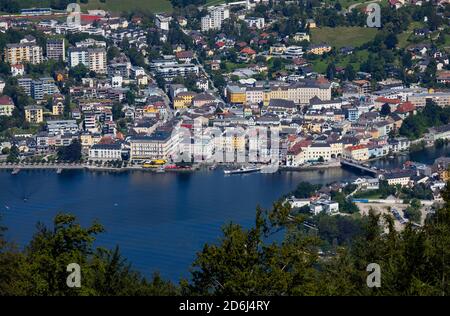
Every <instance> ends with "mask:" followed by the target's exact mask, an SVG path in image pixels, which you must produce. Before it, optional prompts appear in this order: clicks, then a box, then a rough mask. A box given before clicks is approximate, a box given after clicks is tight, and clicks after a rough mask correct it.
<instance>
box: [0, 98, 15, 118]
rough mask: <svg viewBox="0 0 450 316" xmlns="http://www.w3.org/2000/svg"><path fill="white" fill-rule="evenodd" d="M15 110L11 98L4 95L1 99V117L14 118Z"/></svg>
mask: <svg viewBox="0 0 450 316" xmlns="http://www.w3.org/2000/svg"><path fill="white" fill-rule="evenodd" d="M14 109H15V106H14V101H13V100H12V99H11V97H9V96H7V95H3V96H1V97H0V116H12V115H13V111H14Z"/></svg>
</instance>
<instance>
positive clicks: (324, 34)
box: [311, 26, 377, 48]
mask: <svg viewBox="0 0 450 316" xmlns="http://www.w3.org/2000/svg"><path fill="white" fill-rule="evenodd" d="M376 33H377V30H376V29H375V28H369V27H344V26H343V27H336V28H331V27H321V28H315V29H312V30H311V41H312V43H313V44H319V43H323V42H324V43H327V44H329V45H331V46H333V47H336V48H341V47H344V46H353V47H358V46H361V45H362V44H364V43H367V42H369V41H370V40H372V39H373V38H374V37H375V35H376Z"/></svg>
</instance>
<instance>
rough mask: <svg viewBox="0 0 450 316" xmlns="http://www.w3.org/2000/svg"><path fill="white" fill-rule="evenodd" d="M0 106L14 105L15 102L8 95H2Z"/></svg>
mask: <svg viewBox="0 0 450 316" xmlns="http://www.w3.org/2000/svg"><path fill="white" fill-rule="evenodd" d="M0 105H14V102H13V100H12V99H11V97H9V96H7V95H2V96H1V97H0Z"/></svg>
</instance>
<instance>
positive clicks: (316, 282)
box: [0, 189, 450, 296]
mask: <svg viewBox="0 0 450 316" xmlns="http://www.w3.org/2000/svg"><path fill="white" fill-rule="evenodd" d="M444 199H445V201H446V203H445V206H444V207H442V208H441V209H439V210H437V211H436V212H435V213H434V214H432V215H431V216H429V217H428V218H427V220H426V221H425V224H424V226H423V227H419V228H417V227H414V226H413V225H410V224H408V225H407V226H406V228H405V230H403V231H402V232H397V231H395V230H394V224H393V219H392V218H391V217H390V216H383V217H380V216H379V215H375V214H373V213H372V214H370V215H369V217H368V218H367V219H366V220H365V221H364V225H363V229H362V231H361V232H360V233H359V234H358V235H357V237H355V238H354V240H352V242H351V243H346V244H345V246H339V245H335V246H334V247H332V249H331V250H327V251H326V252H323V251H321V250H322V247H321V246H322V245H323V244H324V241H323V240H321V239H320V238H319V237H318V236H316V235H314V234H310V233H308V232H307V231H305V230H304V229H301V226H302V222H303V221H304V219H305V217H304V216H305V215H304V214H301V213H298V214H293V213H292V211H291V209H290V208H289V207H288V206H287V205H283V204H282V203H281V202H277V203H275V204H274V206H273V207H272V209H271V210H269V211H265V210H262V209H260V208H257V211H256V220H255V224H254V226H253V227H252V228H251V229H244V228H242V227H241V226H239V225H237V224H233V223H229V224H227V225H225V226H224V229H223V236H222V237H221V239H220V240H219V241H218V242H217V243H216V244H206V245H205V246H204V248H203V249H202V250H201V251H200V252H199V253H198V254H197V257H196V259H195V261H194V262H193V265H192V268H191V271H190V278H189V279H188V280H182V281H180V282H179V283H178V284H174V283H172V282H169V281H166V280H163V279H162V278H161V277H160V276H159V275H158V274H154V275H153V277H151V278H145V277H143V276H142V275H141V274H140V273H139V272H137V271H136V270H134V269H133V267H132V265H131V264H130V263H129V262H127V261H126V259H125V258H124V257H123V256H122V255H121V254H120V251H119V248H116V249H112V250H107V249H104V248H94V247H93V242H94V240H95V237H96V236H97V235H98V234H100V233H102V231H103V228H102V226H101V225H100V224H99V223H93V224H92V225H91V226H89V227H82V226H80V225H79V224H78V223H77V221H76V218H75V217H74V216H73V215H69V214H59V215H57V216H56V217H55V219H54V222H53V226H52V227H46V226H44V225H41V224H39V225H37V231H36V233H35V235H34V236H33V238H32V240H31V241H30V243H29V244H28V245H27V246H26V247H25V248H24V249H18V248H17V247H15V246H14V245H13V244H12V243H10V242H8V241H6V240H5V236H4V235H5V232H6V228H5V227H3V228H2V229H1V230H0V295H436V296H441V295H448V294H449V293H450V283H449V272H450V264H449V263H450V190H449V189H447V191H446V192H445V193H444ZM274 234H283V236H284V238H282V241H277V242H275V241H272V242H268V240H271V239H272V238H270V237H271V236H273V235H274ZM272 240H273V239H272ZM277 240H278V239H277ZM72 262H75V263H78V264H79V265H80V266H81V275H82V278H81V287H80V288H69V287H68V286H67V285H66V279H67V276H68V275H69V272H67V271H66V267H67V265H68V264H69V263H72ZM370 263H377V264H379V265H380V268H381V287H378V288H377V287H374V288H369V287H368V286H367V284H366V278H367V276H368V274H369V272H367V271H366V268H367V265H368V264H370Z"/></svg>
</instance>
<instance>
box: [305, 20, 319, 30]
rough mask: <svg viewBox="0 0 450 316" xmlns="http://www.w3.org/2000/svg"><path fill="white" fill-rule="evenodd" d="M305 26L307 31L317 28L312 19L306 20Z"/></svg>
mask: <svg viewBox="0 0 450 316" xmlns="http://www.w3.org/2000/svg"><path fill="white" fill-rule="evenodd" d="M306 26H307V27H308V28H309V29H315V28H316V27H317V24H316V21H314V20H313V19H308V20H306Z"/></svg>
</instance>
